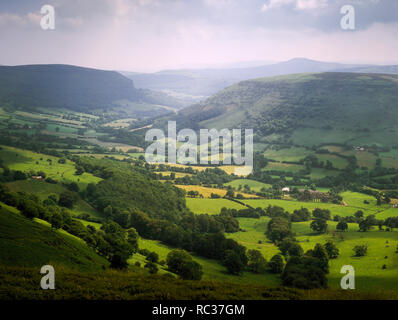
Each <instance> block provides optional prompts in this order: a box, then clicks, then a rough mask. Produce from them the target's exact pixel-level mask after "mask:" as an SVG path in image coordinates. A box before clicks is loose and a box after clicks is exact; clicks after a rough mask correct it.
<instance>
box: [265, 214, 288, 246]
mask: <svg viewBox="0 0 398 320" xmlns="http://www.w3.org/2000/svg"><path fill="white" fill-rule="evenodd" d="M266 235H267V237H268V239H270V240H271V241H272V242H274V243H276V242H279V241H282V240H283V239H285V238H292V237H293V236H294V233H293V232H292V230H291V226H290V222H289V221H288V220H287V219H285V218H281V217H274V218H272V219H271V221H270V222H269V223H268V226H267V232H266Z"/></svg>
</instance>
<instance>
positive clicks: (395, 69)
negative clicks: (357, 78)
mask: <svg viewBox="0 0 398 320" xmlns="http://www.w3.org/2000/svg"><path fill="white" fill-rule="evenodd" d="M333 71H335V72H355V73H381V74H398V66H361V67H355V68H346V69H336V70H333Z"/></svg>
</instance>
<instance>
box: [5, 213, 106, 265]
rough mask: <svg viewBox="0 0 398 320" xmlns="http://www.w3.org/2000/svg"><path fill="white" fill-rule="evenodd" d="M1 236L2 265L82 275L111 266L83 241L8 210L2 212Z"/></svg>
mask: <svg viewBox="0 0 398 320" xmlns="http://www.w3.org/2000/svg"><path fill="white" fill-rule="evenodd" d="M3 206H4V205H3ZM0 235H1V236H0V238H1V241H0V264H2V265H8V266H20V267H29V268H32V267H37V268H40V267H41V266H43V265H46V264H50V265H54V266H64V267H68V268H69V269H75V270H79V271H99V270H101V269H102V267H103V266H104V267H105V266H108V262H107V261H106V260H105V259H104V258H102V257H100V256H99V255H97V254H96V253H95V252H94V251H93V250H92V249H91V248H89V247H88V246H87V245H86V244H85V243H84V241H83V240H81V239H79V238H76V237H74V236H72V235H69V234H67V233H65V232H63V231H55V230H53V229H51V228H50V227H49V226H47V225H45V224H41V223H38V222H36V221H31V220H28V219H26V218H25V217H23V216H22V215H20V214H19V213H13V212H10V211H9V210H7V209H5V208H1V209H0ZM38 270H39V269H38Z"/></svg>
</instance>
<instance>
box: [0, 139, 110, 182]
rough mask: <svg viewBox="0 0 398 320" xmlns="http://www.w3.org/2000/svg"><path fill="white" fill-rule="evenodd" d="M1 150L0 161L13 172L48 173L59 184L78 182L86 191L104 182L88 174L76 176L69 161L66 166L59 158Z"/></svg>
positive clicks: (3, 148)
mask: <svg viewBox="0 0 398 320" xmlns="http://www.w3.org/2000/svg"><path fill="white" fill-rule="evenodd" d="M1 148H2V149H1V150H0V159H2V160H3V162H4V164H5V165H6V166H8V167H9V168H10V169H11V170H21V171H24V172H27V173H29V172H30V171H34V172H38V171H43V172H45V173H46V175H47V177H50V178H52V179H55V180H57V181H59V182H65V183H71V182H76V183H77V184H78V185H79V187H80V189H84V188H85V187H86V186H87V184H89V183H98V182H99V181H101V180H102V179H101V178H98V177H95V176H93V175H92V174H91V173H87V172H85V173H83V174H82V175H80V176H77V175H75V172H76V168H75V166H74V164H73V163H72V162H71V161H69V160H67V161H66V163H65V164H60V163H58V160H59V158H56V157H53V156H48V155H44V154H40V153H35V152H31V151H27V150H21V149H17V148H13V147H6V146H2V147H1ZM50 160H51V161H50Z"/></svg>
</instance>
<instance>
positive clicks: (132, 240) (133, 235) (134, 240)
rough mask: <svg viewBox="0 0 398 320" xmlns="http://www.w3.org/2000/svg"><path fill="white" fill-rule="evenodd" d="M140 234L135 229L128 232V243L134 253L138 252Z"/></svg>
mask: <svg viewBox="0 0 398 320" xmlns="http://www.w3.org/2000/svg"><path fill="white" fill-rule="evenodd" d="M138 239H139V235H138V232H137V231H136V230H135V229H134V228H130V229H128V230H127V242H128V243H129V244H130V246H131V248H132V249H133V251H134V253H135V252H137V250H138Z"/></svg>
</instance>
